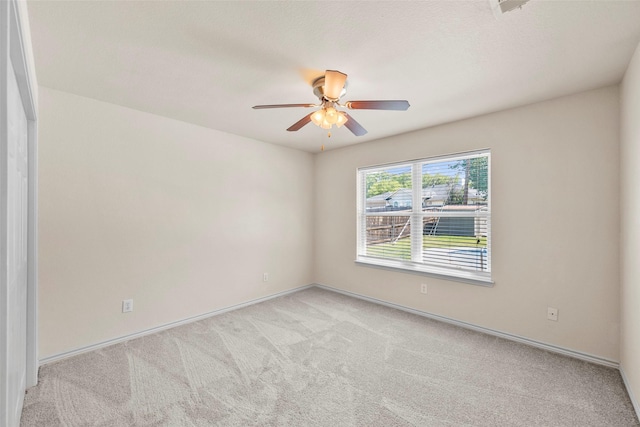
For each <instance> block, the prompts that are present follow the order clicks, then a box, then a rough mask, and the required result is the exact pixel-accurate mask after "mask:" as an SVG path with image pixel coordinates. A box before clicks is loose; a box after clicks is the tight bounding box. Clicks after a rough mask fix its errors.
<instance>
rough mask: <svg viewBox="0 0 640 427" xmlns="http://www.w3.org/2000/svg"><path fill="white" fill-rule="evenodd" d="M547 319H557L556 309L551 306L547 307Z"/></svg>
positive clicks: (555, 320)
mask: <svg viewBox="0 0 640 427" xmlns="http://www.w3.org/2000/svg"><path fill="white" fill-rule="evenodd" d="M547 319H549V320H553V321H554V322H557V321H558V309H557V308H553V307H547Z"/></svg>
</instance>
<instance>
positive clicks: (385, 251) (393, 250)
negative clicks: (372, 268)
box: [367, 236, 487, 260]
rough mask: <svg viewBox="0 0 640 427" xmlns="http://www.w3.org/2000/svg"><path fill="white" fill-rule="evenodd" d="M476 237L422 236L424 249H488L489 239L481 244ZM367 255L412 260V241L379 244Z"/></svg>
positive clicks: (405, 239) (371, 247) (369, 248)
mask: <svg viewBox="0 0 640 427" xmlns="http://www.w3.org/2000/svg"><path fill="white" fill-rule="evenodd" d="M477 241H478V239H477V238H475V237H465V236H422V247H423V248H424V249H429V248H451V247H456V248H460V247H463V248H486V247H487V238H486V237H481V238H480V243H477ZM367 254H368V255H371V256H383V257H391V258H397V259H406V260H410V259H411V239H410V238H409V237H405V238H402V239H399V240H398V241H397V242H396V243H392V242H388V243H378V244H377V245H371V246H369V247H368V248H367Z"/></svg>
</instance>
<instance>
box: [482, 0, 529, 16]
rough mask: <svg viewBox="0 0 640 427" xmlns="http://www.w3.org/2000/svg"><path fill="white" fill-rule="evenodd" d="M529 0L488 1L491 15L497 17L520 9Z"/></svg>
mask: <svg viewBox="0 0 640 427" xmlns="http://www.w3.org/2000/svg"><path fill="white" fill-rule="evenodd" d="M528 1H529V0H489V3H490V4H491V9H492V10H493V14H494V15H495V16H496V17H498V16H500V15H503V14H505V13H507V12H511V11H512V10H514V9H521V8H522V6H524V4H525V3H527V2H528Z"/></svg>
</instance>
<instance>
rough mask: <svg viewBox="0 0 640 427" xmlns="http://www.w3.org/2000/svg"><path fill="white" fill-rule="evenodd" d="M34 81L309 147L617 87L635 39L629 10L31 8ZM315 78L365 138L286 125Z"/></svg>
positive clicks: (634, 7) (534, 2)
mask: <svg viewBox="0 0 640 427" xmlns="http://www.w3.org/2000/svg"><path fill="white" fill-rule="evenodd" d="M28 9H29V19H30V24H31V33H32V40H33V46H34V52H35V62H36V73H37V75H38V81H39V83H40V84H41V85H44V86H47V87H50V88H53V89H59V90H63V91H67V92H71V93H74V94H78V95H82V96H86V97H91V98H95V99H98V100H102V101H106V102H111V103H114V104H118V105H122V106H126V107H130V108H134V109H138V110H142V111H147V112H151V113H155V114H158V115H161V116H166V117H171V118H175V119H178V120H182V121H185V122H190V123H195V124H198V125H202V126H206V127H209V128H212V129H218V130H221V131H225V132H229V133H233V134H237V135H242V136H246V137H250V138H254V139H257V140H261V141H266V142H270V143H274V144H281V145H286V146H290V147H294V148H298V149H302V150H306V151H311V152H315V151H319V149H320V146H321V145H323V144H324V145H325V147H326V149H333V148H337V147H341V146H345V145H349V144H356V143H361V142H366V141H369V140H372V139H377V138H381V137H386V136H390V135H395V134H399V133H404V132H408V131H412V130H415V129H420V128H425V127H429V126H434V125H437V124H441V123H446V122H450V121H454V120H459V119H463V118H466V117H471V116H476V115H479V114H484V113H488V112H492V111H498V110H502V109H505V108H509V107H514V106H518V105H524V104H528V103H532V102H536V101H540V100H544V99H549V98H553V97H557V96H560V95H565V94H569V93H574V92H578V91H582V90H588V89H592V88H597V87H601V86H605V85H610V84H615V83H618V82H619V81H620V80H621V78H622V76H623V73H624V71H625V69H626V67H627V64H628V62H629V60H630V58H631V55H632V53H633V51H634V49H635V47H636V46H637V45H638V42H639V41H640V1H605V0H602V1H549V0H547V1H542V0H531V1H530V2H529V3H527V4H526V5H525V6H524V7H523V8H522V9H519V10H515V11H512V12H509V13H507V14H504V15H502V16H499V17H496V16H495V15H494V13H493V11H492V9H491V4H490V2H489V0H478V1H420V2H418V1H415V2H398V1H383V2H370V1H367V2H358V1H350V2H327V1H315V2H293V1H291V2H264V1H260V2H235V1H234V2H221V1H209V2H206V1H205V2H202V1H197V2H196V1H115V2H114V1H105V2H103V1H71V2H66V1H42V2H41V1H29V2H28ZM325 69H336V70H340V71H342V72H344V73H346V74H348V75H349V80H348V82H349V87H348V93H347V95H346V96H345V97H344V98H343V101H344V100H367V99H407V100H409V102H410V103H411V108H409V110H408V111H405V112H398V111H362V110H359V111H352V112H351V115H352V116H353V117H354V118H355V119H356V120H357V121H358V122H360V123H361V124H362V125H363V126H364V127H365V128H366V129H367V130H368V131H369V133H368V134H367V135H365V136H362V137H356V136H354V135H352V134H351V133H350V132H349V131H348V130H347V129H346V128H341V129H336V130H334V131H333V132H332V137H331V138H330V139H328V138H327V134H326V131H324V130H322V129H320V128H318V127H316V126H314V125H313V124H309V125H307V126H305V127H304V128H302V129H301V130H300V131H298V132H286V131H285V129H286V128H287V127H289V126H290V125H291V124H293V123H294V122H296V121H298V120H299V119H300V118H302V117H303V116H304V115H306V114H308V113H309V112H310V111H311V110H309V109H303V108H291V109H277V110H253V109H251V106H253V105H256V104H276V103H315V102H317V98H315V97H314V95H313V93H312V90H311V86H310V83H311V81H312V80H313V79H314V78H315V77H318V76H320V75H322V74H323V71H324V70H325Z"/></svg>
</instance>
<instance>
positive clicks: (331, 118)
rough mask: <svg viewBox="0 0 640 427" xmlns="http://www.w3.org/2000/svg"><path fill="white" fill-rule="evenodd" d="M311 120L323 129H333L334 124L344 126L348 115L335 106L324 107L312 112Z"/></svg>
mask: <svg viewBox="0 0 640 427" xmlns="http://www.w3.org/2000/svg"><path fill="white" fill-rule="evenodd" d="M311 121H312V122H313V124H314V125H316V126H318V127H321V128H322V129H331V127H332V126H333V125H336V127H342V125H343V124H345V123H346V122H347V116H346V115H345V114H344V113H343V112H342V111H338V110H336V109H335V108H333V107H323V108H322V109H321V110H318V111H316V112H315V113H313V114H311Z"/></svg>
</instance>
